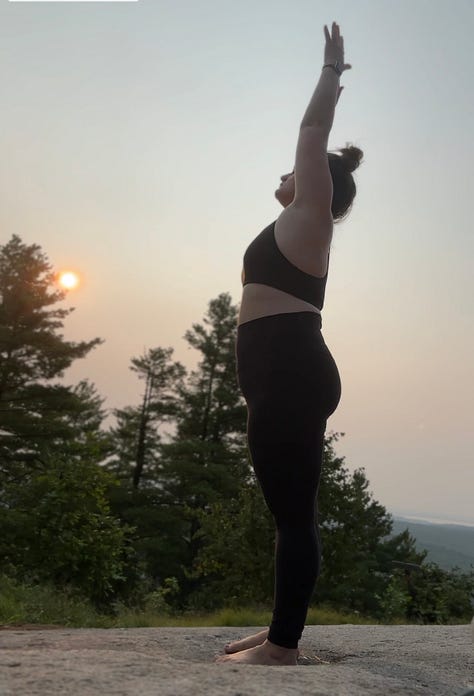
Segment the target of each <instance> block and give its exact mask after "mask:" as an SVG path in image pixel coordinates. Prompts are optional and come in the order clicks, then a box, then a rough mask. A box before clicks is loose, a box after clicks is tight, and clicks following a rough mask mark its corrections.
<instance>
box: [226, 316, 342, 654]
mask: <svg viewBox="0 0 474 696" xmlns="http://www.w3.org/2000/svg"><path fill="white" fill-rule="evenodd" d="M236 358H237V378H238V381H239V386H240V389H241V391H242V394H243V396H244V398H245V401H246V403H247V411H248V419H247V438H248V449H249V453H250V457H251V461H252V465H253V468H254V471H255V475H256V477H257V479H258V482H259V484H260V486H261V489H262V492H263V495H264V497H265V501H266V503H267V505H268V508H269V510H270V512H271V513H272V515H273V517H274V519H275V524H276V544H275V598H274V609H273V617H272V622H271V625H270V632H269V634H268V640H269V641H271V642H272V643H275V644H276V645H281V646H283V647H285V648H297V647H298V641H299V639H300V638H301V635H302V633H303V629H304V623H305V619H306V614H307V611H308V606H309V602H310V600H311V595H312V593H313V590H314V586H315V584H316V579H317V577H318V575H319V570H320V560H321V544H320V538H319V530H318V524H317V512H316V511H317V507H316V500H317V494H318V487H319V479H320V475H321V465H322V457H323V447H324V432H325V430H326V420H327V418H328V417H329V416H330V415H331V413H333V412H334V411H335V410H336V407H337V405H338V403H339V399H340V397H341V381H340V378H339V372H338V369H337V366H336V363H335V362H334V358H333V357H332V355H331V353H330V352H329V349H328V348H327V346H326V344H325V342H324V339H323V336H322V334H321V317H320V315H319V314H316V313H315V312H292V313H286V314H273V315H270V316H265V317H261V318H259V319H253V320H251V321H248V322H245V323H243V324H240V326H238V328H237V341H236Z"/></svg>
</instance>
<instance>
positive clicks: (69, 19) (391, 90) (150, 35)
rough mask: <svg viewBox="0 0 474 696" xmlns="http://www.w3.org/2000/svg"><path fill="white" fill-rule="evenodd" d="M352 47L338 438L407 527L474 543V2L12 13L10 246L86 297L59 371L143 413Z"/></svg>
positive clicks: (162, 0) (254, 230) (347, 80)
mask: <svg viewBox="0 0 474 696" xmlns="http://www.w3.org/2000/svg"><path fill="white" fill-rule="evenodd" d="M333 20H335V21H337V22H338V23H339V24H340V27H341V33H342V35H343V36H344V44H345V58H346V62H348V63H351V64H352V70H350V71H347V72H345V73H344V75H343V78H342V79H341V84H342V85H344V91H343V93H342V95H341V98H340V100H339V103H338V106H337V110H336V115H335V119H334V125H333V129H332V132H331V135H330V139H329V147H330V149H335V148H337V147H344V146H345V144H346V143H348V142H350V143H353V144H354V145H357V146H358V147H360V148H361V149H362V150H363V151H364V162H363V163H362V165H361V166H360V168H359V170H358V171H357V173H356V184H357V197H356V200H355V203H354V207H353V210H352V213H351V215H350V216H349V218H348V219H347V220H346V221H344V222H343V223H341V224H339V225H336V226H335V230H334V238H333V243H332V249H331V262H330V269H329V278H328V282H327V287H326V298H325V306H324V310H323V336H324V338H325V341H326V343H327V345H328V347H329V348H330V350H331V352H332V354H333V356H334V358H335V360H336V362H337V365H338V368H339V372H340V374H341V380H342V397H341V401H340V404H339V407H338V409H337V410H336V412H335V413H334V414H333V415H332V416H331V418H330V419H329V421H328V432H343V433H345V435H344V437H343V438H341V439H340V440H339V442H338V443H337V445H336V452H337V454H339V455H340V456H344V457H345V458H346V465H347V466H348V468H349V469H350V470H351V471H353V470H354V469H357V468H359V467H364V468H365V471H366V475H367V477H368V479H369V481H370V490H371V491H372V492H373V495H374V498H375V499H376V500H378V501H379V502H380V503H381V504H383V505H384V506H385V507H386V508H387V509H388V510H389V511H390V512H392V513H394V514H399V515H403V514H405V515H418V516H425V517H427V518H430V519H437V520H447V521H448V520H449V521H457V522H466V523H474V466H473V451H474V447H473V444H474V443H473V433H474V408H473V407H474V396H473V394H474V389H473V387H474V380H473V377H474V367H473V360H472V356H473V355H474V322H473V316H474V313H473V309H474V292H473V289H472V285H473V277H474V274H473V258H474V236H473V229H472V200H473V194H474V190H473V175H472V167H473V163H474V135H473V126H472V124H473V123H474V108H473V104H474V94H473V85H474V63H473V60H472V32H473V29H474V2H472V0H455V1H453V0H446V1H443V2H440V1H439V0H427V1H424V0H396V2H394V0H358V1H357V2H353V1H352V0H334V1H333V2H332V3H330V4H328V3H327V2H323V1H322V0H312V1H310V0H293V2H291V3H290V2H289V1H288V0H285V1H283V0H259V2H258V3H255V1H254V0H240V2H230V1H229V0H200V1H199V2H197V0H181V1H180V2H179V3H177V2H175V0H138V1H137V2H66V1H63V2H8V1H7V0H0V89H1V103H2V107H1V120H0V148H1V150H0V151H1V153H2V156H1V158H0V244H4V243H6V242H7V241H8V240H9V239H10V238H11V236H12V235H13V234H17V235H19V236H20V237H21V239H22V240H23V242H25V243H27V244H33V243H35V244H39V245H40V246H41V248H42V249H43V251H44V252H45V253H46V254H47V256H48V258H49V260H50V262H51V264H52V265H53V267H54V269H55V270H61V269H66V268H67V269H73V270H75V271H77V272H79V273H80V275H81V277H82V284H81V287H80V288H79V289H77V290H75V291H71V292H70V293H69V295H68V297H67V299H66V300H65V302H64V303H63V305H62V306H64V307H75V311H74V312H73V313H72V314H71V315H70V316H69V317H68V318H67V319H66V320H65V325H64V331H63V333H64V336H65V338H66V339H67V340H71V341H74V340H77V341H80V340H90V339H92V338H94V337H97V336H99V337H101V338H103V339H105V343H104V344H103V345H102V346H100V347H98V348H96V349H95V350H94V351H93V352H92V353H89V355H88V357H87V358H85V359H83V360H80V361H77V362H76V363H74V365H73V366H72V367H71V368H70V369H69V370H68V371H67V372H66V374H65V381H66V382H67V383H69V384H74V383H77V382H78V381H79V380H80V379H83V378H86V377H87V378H89V379H90V380H91V381H92V382H93V383H94V384H95V385H96V387H97V390H98V392H99V394H101V395H102V396H103V397H104V398H105V399H106V401H105V407H106V408H108V409H113V408H121V407H124V406H126V405H134V404H138V403H139V402H140V399H141V395H142V383H141V382H139V381H138V380H137V378H136V376H135V375H134V374H133V373H132V372H131V371H130V370H129V365H130V360H131V358H132V357H137V356H139V355H142V354H143V352H144V351H145V350H147V349H149V348H154V347H158V346H160V347H172V348H173V349H174V353H173V359H174V360H179V361H180V362H181V363H182V364H183V365H185V366H186V368H187V369H188V370H189V371H191V370H193V369H195V367H196V366H197V363H198V361H199V357H200V356H199V354H198V353H197V352H196V351H195V350H194V349H193V348H191V347H190V346H189V344H188V343H187V341H186V340H185V339H184V334H185V332H186V331H187V330H188V329H190V328H191V327H192V324H193V323H199V322H202V319H203V317H204V316H205V314H206V312H207V310H208V306H209V302H210V301H211V300H212V299H215V298H216V297H217V296H218V295H220V294H221V293H224V292H227V293H229V294H230V295H231V297H232V300H233V302H234V303H235V305H236V306H237V305H238V304H239V303H240V298H241V289H242V288H241V278H240V274H241V269H242V258H243V254H244V252H245V249H246V248H247V246H248V245H249V244H250V242H251V241H252V240H253V239H254V237H255V236H256V235H257V234H258V233H259V232H260V231H261V230H262V229H263V228H264V227H266V226H267V225H268V224H269V223H270V222H272V221H273V220H275V219H276V217H277V216H278V215H279V213H280V210H281V207H280V205H279V203H278V202H277V201H276V199H275V198H274V190H275V189H276V188H277V186H278V185H279V182H280V175H281V174H284V173H286V172H288V171H291V169H292V167H293V164H294V155H295V148H296V142H297V136H298V129H299V124H300V121H301V118H302V116H303V113H304V111H305V109H306V106H307V104H308V102H309V100H310V98H311V95H312V93H313V90H314V88H315V86H316V84H317V80H318V78H319V74H320V69H321V66H322V63H323V52H324V34H323V26H324V24H327V25H328V26H329V25H330V24H331V22H332V21H333Z"/></svg>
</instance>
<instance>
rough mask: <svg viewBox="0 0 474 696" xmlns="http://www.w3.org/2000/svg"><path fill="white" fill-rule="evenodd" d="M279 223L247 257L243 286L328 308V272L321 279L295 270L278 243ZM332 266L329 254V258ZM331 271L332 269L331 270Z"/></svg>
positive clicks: (249, 249) (262, 235)
mask: <svg viewBox="0 0 474 696" xmlns="http://www.w3.org/2000/svg"><path fill="white" fill-rule="evenodd" d="M275 222H276V220H275V221H274V222H272V223H271V224H270V225H268V227H265V229H264V230H263V231H262V232H260V234H259V235H258V236H257V237H255V239H254V240H253V242H252V243H251V244H250V245H249V246H248V247H247V250H246V252H245V254H244V277H243V281H242V285H247V283H262V284H263V285H269V286H270V287H273V288H276V289H277V290H283V291H284V292H287V293H289V294H290V295H294V296H295V297H298V298H299V299H300V300H305V302H309V303H310V304H312V305H314V306H315V307H317V308H318V309H320V310H321V309H322V308H323V305H324V293H325V290H326V280H327V277H328V271H326V275H325V276H324V277H323V278H317V277H316V276H313V275H311V274H310V273H305V271H301V270H300V269H299V268H297V267H296V266H294V265H293V264H292V263H291V262H290V261H288V259H287V258H286V256H284V254H282V252H281V251H280V249H279V248H278V246H277V243H276V240H275ZM328 266H329V254H328ZM328 270H329V268H328Z"/></svg>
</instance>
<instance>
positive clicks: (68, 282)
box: [58, 271, 79, 290]
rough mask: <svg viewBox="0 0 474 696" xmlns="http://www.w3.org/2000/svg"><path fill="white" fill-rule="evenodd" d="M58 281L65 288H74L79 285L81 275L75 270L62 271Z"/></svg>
mask: <svg viewBox="0 0 474 696" xmlns="http://www.w3.org/2000/svg"><path fill="white" fill-rule="evenodd" d="M58 282H59V284H60V285H61V286H62V287H63V288H64V289H65V290H74V289H75V288H77V286H78V285H79V276H78V275H77V273H74V271H61V273H59V277H58Z"/></svg>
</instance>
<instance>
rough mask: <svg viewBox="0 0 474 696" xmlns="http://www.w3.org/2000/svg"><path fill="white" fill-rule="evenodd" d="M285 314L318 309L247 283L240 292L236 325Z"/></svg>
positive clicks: (266, 288)
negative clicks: (240, 299)
mask: <svg viewBox="0 0 474 696" xmlns="http://www.w3.org/2000/svg"><path fill="white" fill-rule="evenodd" d="M287 312H315V313H316V314H321V312H320V311H319V309H318V308H317V307H315V306H314V305H312V304H310V303H309V302H305V301H304V300H300V299H299V298H298V297H294V296H293V295H290V294H289V293H287V292H283V290H277V288H272V287H270V286H269V285H262V284H261V283H247V285H244V287H243V290H242V301H241V303H240V312H239V319H238V322H237V325H238V326H239V325H240V324H244V323H245V322H246V321H252V320H253V319H260V318H261V317H266V316H268V315H270V314H286V313H287Z"/></svg>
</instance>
